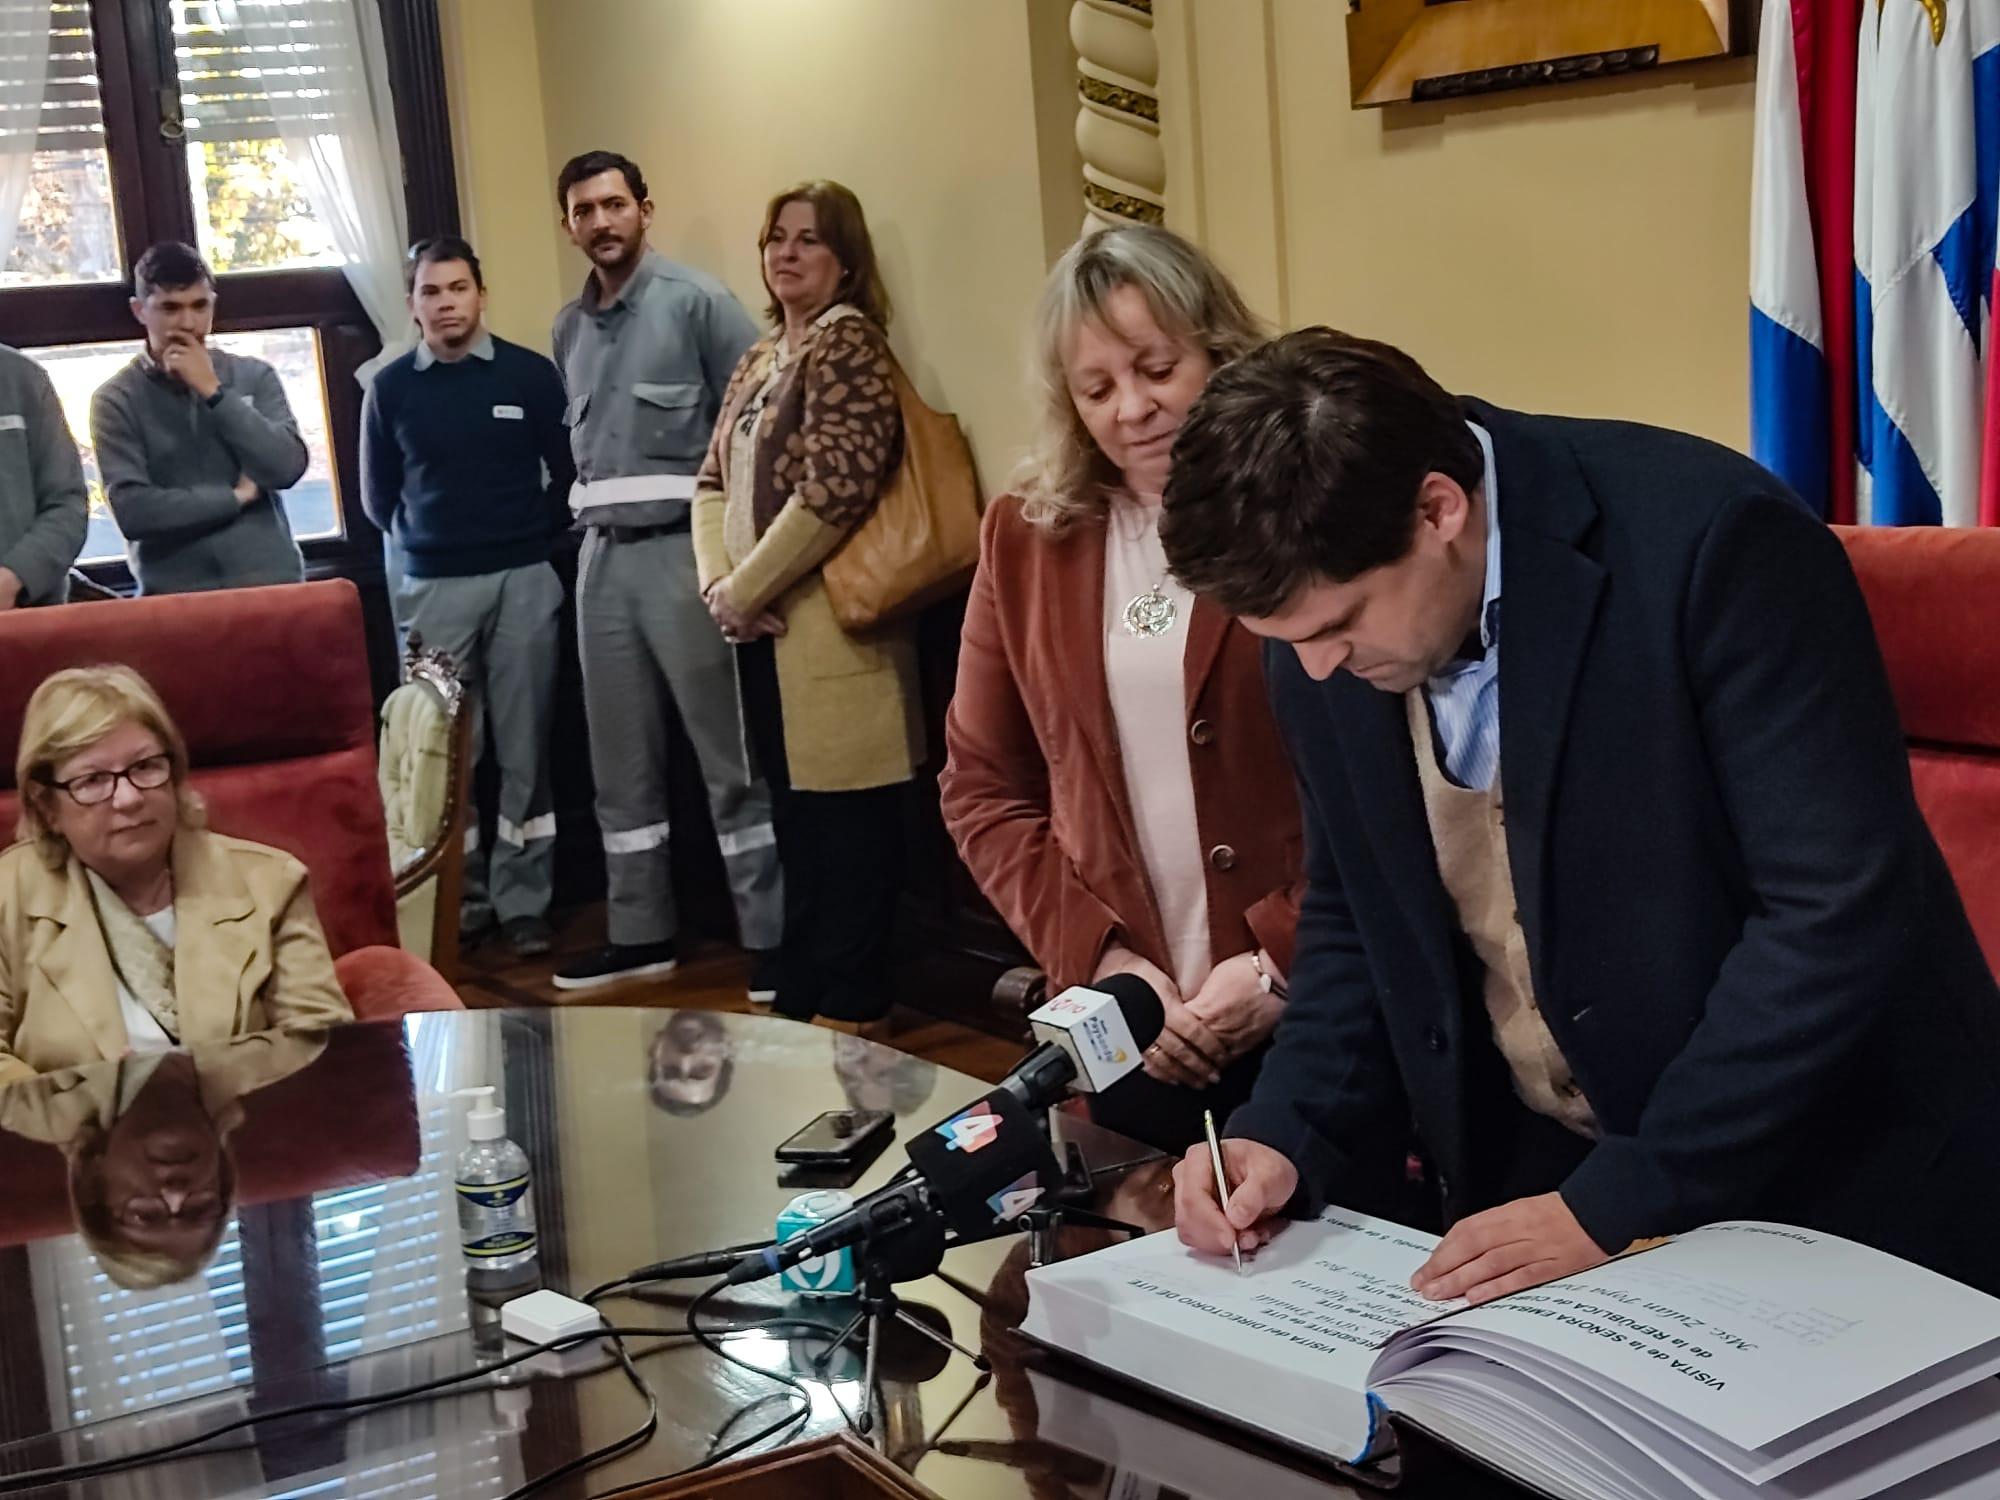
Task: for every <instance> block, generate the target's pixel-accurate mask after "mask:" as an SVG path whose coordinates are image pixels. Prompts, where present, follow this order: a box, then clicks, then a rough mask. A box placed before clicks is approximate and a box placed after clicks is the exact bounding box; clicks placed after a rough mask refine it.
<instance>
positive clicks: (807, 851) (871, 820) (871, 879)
mask: <svg viewBox="0 0 2000 1500" xmlns="http://www.w3.org/2000/svg"><path fill="white" fill-rule="evenodd" d="M736 670H737V678H738V681H739V682H740V683H741V686H742V692H743V721H744V726H745V728H746V729H747V730H748V732H749V736H750V753H751V755H752V756H753V757H754V759H755V760H756V763H757V769H758V771H759V772H760V773H762V775H763V777H764V781H765V783H766V784H767V785H768V786H769V787H770V789H771V813H772V817H771V822H772V825H773V828H774V830H775V831H776V834H777V839H778V863H779V864H780V865H781V866H782V867H783V869H784V877H785V936H784V941H783V944H782V945H781V947H780V950H779V961H778V999H777V1004H776V1006H775V1007H774V1008H775V1009H776V1010H777V1012H778V1013H779V1014H780V1015H786V1016H793V1017H796V1018H798V1019H799V1020H802V1021H803V1020H811V1019H812V1017H814V1016H815V1015H821V1016H830V1017H832V1018H833V1019H835V1020H840V1021H873V1020H878V1019H880V1018H881V1017H882V1016H885V1015H887V1014H888V1012H889V1002H890V994H889V952H890V938H891V934H892V931H893V929H894V926H895V919H896V897H897V893H898V891H900V889H901V888H902V882H903V819H904V811H905V807H904V804H905V802H906V801H907V800H908V795H909V783H907V782H897V783H896V784H894V785H892V786H883V787H869V788H867V789H866V790H863V791H857V792H806V791H800V790H798V789H797V788H795V787H794V786H793V785H792V778H791V772H790V769H789V767H788V765H787V763H786V759H785V713H784V704H783V703H782V702H781V701H780V698H779V693H778V663H777V657H776V655H775V652H774V650H773V647H772V644H771V642H770V641H769V640H760V641H752V642H751V643H750V644H748V645H746V646H739V647H738V648H737V650H736Z"/></svg>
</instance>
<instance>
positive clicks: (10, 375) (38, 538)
mask: <svg viewBox="0 0 2000 1500" xmlns="http://www.w3.org/2000/svg"><path fill="white" fill-rule="evenodd" d="M88 510H89V497H88V495H87V494H86V493H85V490H84V487H83V464H82V462H81V461H80V460H79V459H78V458H77V456H76V443H75V442H74V441H73V440H72V439H71V437H70V435H69V423H68V422H67V421H65V420H64V418H63V409H62V406H61V404H60V403H59V402H58V401H57V400H56V388H55V386H54V385H53V384H52V383H51V382H50V380H49V376H48V372H47V371H46V370H44V369H43V368H42V367H41V366H40V365H38V364H36V363H35V362H34V361H33V360H32V359H29V358H28V356H27V355H25V354H23V353H21V352H20V351H19V350H18V349H10V348H8V347H7V346H6V345H5V344H0V610H7V609H13V608H14V607H15V606H16V605H25V604H60V603H62V602H63V601H64V600H65V599H67V598H68V597H69V565H70V564H71V563H73V562H75V561H76V555H77V553H79V552H81V551H82V550H83V535H84V530H85V528H86V527H87V526H88V525H89V515H88Z"/></svg>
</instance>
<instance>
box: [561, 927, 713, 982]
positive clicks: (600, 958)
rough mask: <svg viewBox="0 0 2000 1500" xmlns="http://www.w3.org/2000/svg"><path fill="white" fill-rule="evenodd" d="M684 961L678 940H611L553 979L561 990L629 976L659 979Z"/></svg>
mask: <svg viewBox="0 0 2000 1500" xmlns="http://www.w3.org/2000/svg"><path fill="white" fill-rule="evenodd" d="M679 962H680V953H679V950H678V949H677V948H676V947H675V946H674V940H673V939H672V938H668V939H667V940H666V941H665V942H664V943H611V944H609V945H608V946H606V947H603V948H593V949H592V950H591V951H590V952H588V953H585V954H583V955H581V956H580V957H577V958H573V959H571V960H570V961H569V962H568V963H566V964H564V965H563V966H562V967H561V968H560V969H557V970H556V971H555V973H554V974H552V975H550V976H549V982H550V983H551V984H553V985H554V986H555V987H556V988H557V989H559V990H594V989H596V988H597V987H598V986H599V985H605V984H617V983H619V982H620V981H622V980H626V979H657V978H659V977H660V976H661V975H664V974H671V973H673V971H674V965H676V964H677V963H679Z"/></svg>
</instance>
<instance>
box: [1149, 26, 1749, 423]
mask: <svg viewBox="0 0 2000 1500" xmlns="http://www.w3.org/2000/svg"><path fill="white" fill-rule="evenodd" d="M1345 12H1346V7H1345V6H1341V5H1332V4H1327V3H1325V0H1158V3H1157V5H1156V6H1155V15H1156V19H1157V26H1158V31H1159V36H1160V42H1161V53H1162V67H1163V72H1164V79H1163V87H1164V88H1165V90H1166V92H1167V97H1166V98H1165V99H1163V101H1162V116H1163V119H1162V124H1163V129H1164V131H1165V135H1166V140H1167V145H1168V152H1169V158H1168V160H1169V184H1168V200H1169V214H1170V217H1171V220H1172V222H1174V223H1175V225H1176V227H1179V228H1181V229H1183V230H1184V231H1186V232H1189V233H1192V234H1194V235H1196V236H1197V237H1199V238H1201V239H1203V240H1204V241H1205V242H1206V243H1207V244H1209V245H1210V247H1211V248H1212V249H1214V250H1215V251H1216V253H1217V254H1218V255H1219V256H1220V257H1221V258H1222V260H1223V261H1224V262H1225V263H1226V264H1227V265H1228V266H1229V267H1230V269H1231V270H1232V272H1234V273H1235V274H1236V275H1237V276H1238V277H1239V278H1240V279H1241V280H1242V282H1243V285H1244V289H1245V291H1246V293H1247V294H1248V295H1250V296H1251V298H1252V299H1253V301H1255V302H1256V304H1257V305H1258V307H1259V310H1260V311H1262V312H1264V313H1265V314H1266V315H1267V316H1271V317H1274V318H1277V319H1279V320H1281V321H1283V322H1285V323H1287V324H1290V325H1299V324H1305V323H1321V322H1324V323H1332V324H1334V325H1335V326H1339V327H1345V328H1348V329H1351V330H1353V331H1355V332H1357V333H1366V334H1370V335H1373V336H1375V337H1378V338H1385V339H1388V340H1390V341H1391V342H1394V343H1397V344H1401V345H1403V346H1404V347H1405V348H1407V349H1408V350H1409V351H1410V352H1411V353H1413V354H1415V355H1416V356H1417V357H1419V358H1420V359H1422V360H1423V361H1424V362H1425V363H1426V364H1427V365H1428V366H1429V367H1430V368H1431V370H1432V371H1433V373H1435V374H1436V375H1437V376H1438V378H1439V379H1440V380H1442V381H1443V382H1444V383H1445V384H1446V385H1448V386H1450V387H1452V388H1453V389H1456V390H1461V391H1467V392H1471V393H1476V394H1479V395H1482V396H1485V397H1488V398H1489V399H1492V400H1496V401H1499V402H1502V403H1504V404H1510V405H1516V406H1521V407H1525V408H1529V409H1538V410H1548V411H1563V412H1571V413H1577V414H1588V415H1605V416H1619V417H1629V418H1635V419H1639V420H1644V421H1650V422H1656V423H1660V424H1662V425H1665V426H1671V427H1682V428H1686V429H1688V430H1690V431H1694V432H1699V433H1702V434H1704V435H1706V436H1709V437H1713V438H1716V439H1718V440H1720V441H1723V442H1726V443H1730V444H1732V445H1734V446H1737V447H1742V446H1743V445H1744V444H1745V442H1746V441H1747V438H1748V405H1747V395H1746V391H1747V382H1748V352H1747V332H1746V330H1747V317H1748V313H1747V306H1748V290H1747V288H1748V283H1749V237H1750V230H1749V199H1750V148H1751V111H1752V94H1753V85H1752V70H1751V64H1750V62H1749V60H1748V59H1742V60H1735V61H1727V62H1721V63H1713V64H1701V65H1696V66H1692V67H1688V68H1683V69H1677V70H1675V69H1670V70H1663V71H1661V72H1660V73H1658V74H1655V75H1653V76H1652V77H1650V78H1647V79H1643V80H1640V81H1636V82H1618V81H1613V82H1610V83H1607V84H1600V85H1591V86H1584V87H1579V88H1571V89H1564V90H1558V91H1549V92H1540V93H1520V94H1512V95H1504V96H1499V97H1496V98H1490V99H1487V100H1484V101H1479V102H1470V103H1463V104H1456V105H1423V106H1415V105H1404V106H1399V107H1396V108H1394V109H1390V110H1360V111H1357V110H1351V109H1349V108H1348V105H1347V50H1346V37H1345Z"/></svg>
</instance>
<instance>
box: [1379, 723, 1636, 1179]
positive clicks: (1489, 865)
mask: <svg viewBox="0 0 2000 1500" xmlns="http://www.w3.org/2000/svg"><path fill="white" fill-rule="evenodd" d="M1404 696H1405V702H1406V703H1407V705H1408V709H1409V715H1410V739H1411V741H1412V742H1413V743H1414V744H1415V745H1416V747H1417V776H1418V779H1419V780H1420V781H1421V782H1422V784H1423V789H1424V816H1425V817H1426V818H1427V819H1428V820H1429V822H1430V826H1431V843H1432V845H1433V846H1434V847H1435V848H1436V850H1437V860H1438V873H1439V874H1440V875H1441V876H1443V877H1444V888H1445V891H1446V892H1447V893H1448V894H1449V895H1450V896H1451V901H1452V905H1453V906H1455V907H1456V908H1457V909H1458V921H1459V926H1460V927H1461V928H1463V929H1464V931H1465V935H1466V937H1468V938H1469V939H1471V941H1472V951H1473V952H1474V953H1475V954H1476V955H1477V956H1478V958H1479V962H1480V964H1481V965H1482V966H1483V967H1484V968H1485V971H1486V1014H1487V1016H1488V1018H1489V1019H1490V1020H1491V1021H1492V1023H1493V1040H1494V1043H1495V1044H1496V1045H1497V1046H1498V1047H1499V1048H1500V1055H1501V1056H1502V1057H1504V1058H1506V1059H1507V1067H1508V1069H1509V1070H1510V1071H1511V1072H1512V1073H1513V1075H1514V1092H1515V1093H1517V1094H1519V1095H1520V1097H1521V1102H1522V1103H1523V1104H1525V1105H1527V1106H1528V1108H1530V1109H1532V1110H1533V1111H1535V1113H1536V1114H1540V1115H1547V1116H1548V1117H1549V1118H1550V1119H1552V1120H1556V1121H1558V1122H1560V1123H1561V1124H1563V1125H1565V1126H1567V1127H1568V1128H1569V1129H1571V1130H1573V1131H1575V1132H1576V1133H1577V1134H1578V1135H1581V1136H1588V1137H1590V1138H1591V1139H1593V1140H1594V1139H1596V1138H1597V1136H1598V1134H1599V1132H1598V1128H1597V1116H1596V1115H1595V1114H1593V1113H1592V1112H1591V1108H1590V1101H1589V1100H1588V1099H1585V1098H1584V1097H1583V1090H1582V1089H1580V1088H1578V1087H1577V1084H1576V1080H1575V1078H1574V1077H1573V1076H1571V1073H1570V1068H1569V1063H1568V1061H1567V1060H1565V1059H1564V1057H1563V1055H1562V1049H1561V1048H1559V1047H1558V1046H1556V1039H1555V1038H1554V1037H1553V1036H1552V1035H1550V1033H1549V1027H1548V1023H1547V1022H1546V1021H1544V1020H1543V1019H1542V1012H1541V1007H1540V1006H1539V1005H1537V1004H1536V1003H1535V982H1534V975H1533V973H1532V972H1531V971H1530V969H1529V965H1528V939H1527V935H1526V934H1525V933H1523V932H1522V930H1521V913H1520V912H1519V910H1517V909H1516V907H1515V905H1514V871H1513V867H1512V865H1511V864H1510V863H1509V861H1508V858H1507V816H1506V810H1505V808H1503V807H1502V805H1501V798H1500V785H1501V782H1500V776H1499V773H1498V770H1497V769H1496V771H1495V773H1494V776H1493V789H1492V790H1491V791H1486V792H1480V791H1473V790H1470V789H1468V788H1466V787H1461V786H1454V785H1453V784H1452V782H1451V780H1450V779H1449V778H1448V777H1446V776H1445V774H1444V772H1443V771H1441V770H1440V769H1439V768H1438V760H1437V755H1436V752H1435V750H1434V749H1433V736H1432V733H1431V717H1430V710H1429V708H1428V707H1426V706H1425V703H1424V695H1423V690H1422V689H1421V688H1419V689H1416V690H1413V691H1412V692H1410V693H1407V694H1405V695H1404Z"/></svg>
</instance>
